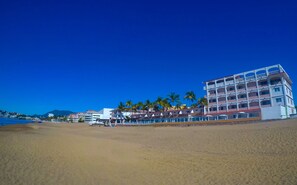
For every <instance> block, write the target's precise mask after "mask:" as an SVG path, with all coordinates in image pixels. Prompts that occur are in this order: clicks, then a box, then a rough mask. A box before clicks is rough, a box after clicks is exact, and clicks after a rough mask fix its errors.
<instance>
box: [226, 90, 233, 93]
mask: <svg viewBox="0 0 297 185" xmlns="http://www.w3.org/2000/svg"><path fill="white" fill-rule="evenodd" d="M227 93H235V90H231V91H228V90H227Z"/></svg>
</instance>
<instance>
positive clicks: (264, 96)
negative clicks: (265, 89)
mask: <svg viewBox="0 0 297 185" xmlns="http://www.w3.org/2000/svg"><path fill="white" fill-rule="evenodd" d="M260 98H270V94H261V95H260Z"/></svg>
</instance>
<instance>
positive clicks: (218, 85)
mask: <svg viewBox="0 0 297 185" xmlns="http://www.w3.org/2000/svg"><path fill="white" fill-rule="evenodd" d="M223 86H225V85H224V83H219V84H217V87H223Z"/></svg>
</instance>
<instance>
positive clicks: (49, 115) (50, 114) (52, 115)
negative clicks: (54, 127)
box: [47, 113, 55, 118]
mask: <svg viewBox="0 0 297 185" xmlns="http://www.w3.org/2000/svg"><path fill="white" fill-rule="evenodd" d="M54 116H55V115H54V114H53V113H48V115H47V117H49V118H52V117H54Z"/></svg>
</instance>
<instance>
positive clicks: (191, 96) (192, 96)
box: [184, 91, 196, 107]
mask: <svg viewBox="0 0 297 185" xmlns="http://www.w3.org/2000/svg"><path fill="white" fill-rule="evenodd" d="M184 99H185V100H188V101H190V102H192V105H191V107H194V106H195V105H194V104H193V102H194V101H196V95H195V93H194V92H193V91H188V92H186V95H185V97H184Z"/></svg>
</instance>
